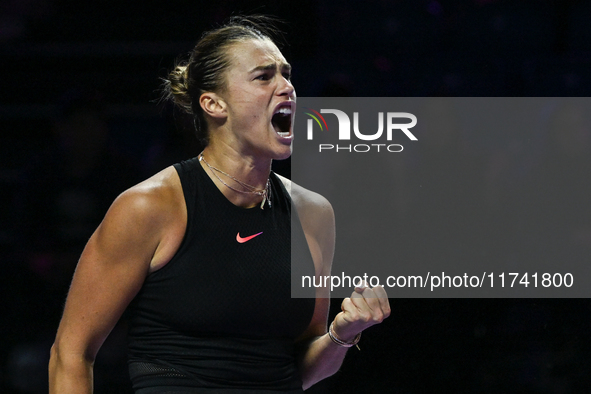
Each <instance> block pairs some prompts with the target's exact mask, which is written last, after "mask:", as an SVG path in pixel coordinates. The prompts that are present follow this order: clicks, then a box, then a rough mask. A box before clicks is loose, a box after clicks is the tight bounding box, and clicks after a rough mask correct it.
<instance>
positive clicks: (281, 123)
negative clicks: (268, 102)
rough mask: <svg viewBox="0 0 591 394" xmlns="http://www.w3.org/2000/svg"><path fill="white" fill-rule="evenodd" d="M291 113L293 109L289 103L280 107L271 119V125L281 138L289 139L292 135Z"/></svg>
mask: <svg viewBox="0 0 591 394" xmlns="http://www.w3.org/2000/svg"><path fill="white" fill-rule="evenodd" d="M291 112H292V108H291V105H290V104H289V103H287V104H285V105H280V106H279V107H278V108H277V109H276V110H275V112H274V113H273V117H272V118H271V123H272V124H273V128H274V129H275V132H276V133H277V134H279V135H280V136H281V137H289V136H290V135H291V119H292V116H291Z"/></svg>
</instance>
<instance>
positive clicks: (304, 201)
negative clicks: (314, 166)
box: [277, 175, 334, 226]
mask: <svg viewBox="0 0 591 394" xmlns="http://www.w3.org/2000/svg"><path fill="white" fill-rule="evenodd" d="M277 176H278V177H279V179H280V180H281V182H283V185H284V186H285V188H286V189H287V191H288V193H289V194H290V196H291V199H292V200H293V202H294V204H295V206H296V208H297V210H298V214H299V215H300V219H301V220H302V221H304V220H307V221H308V220H309V221H312V222H323V223H324V224H329V225H330V224H332V225H333V226H334V211H333V209H332V205H331V204H330V202H329V201H328V200H327V199H326V198H325V197H324V196H322V195H320V194H318V193H316V192H313V191H311V190H308V189H306V188H304V187H302V186H300V185H298V184H297V183H295V182H293V181H291V180H290V179H287V178H285V177H283V176H281V175H277ZM326 220H328V221H329V223H327V222H326Z"/></svg>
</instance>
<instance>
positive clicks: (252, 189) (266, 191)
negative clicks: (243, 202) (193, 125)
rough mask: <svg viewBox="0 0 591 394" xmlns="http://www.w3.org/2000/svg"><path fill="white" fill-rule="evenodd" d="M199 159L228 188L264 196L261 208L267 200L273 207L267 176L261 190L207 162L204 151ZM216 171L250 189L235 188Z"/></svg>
mask: <svg viewBox="0 0 591 394" xmlns="http://www.w3.org/2000/svg"><path fill="white" fill-rule="evenodd" d="M199 161H203V162H204V163H205V165H206V166H207V168H209V170H210V171H211V173H212V174H213V176H215V177H216V178H217V179H218V180H219V181H220V182H222V183H223V184H224V186H226V187H227V188H229V189H231V190H234V191H235V192H237V193H243V194H254V195H257V196H262V197H263V201H261V209H264V207H265V202H268V203H269V208H271V188H270V183H269V178H267V183H266V184H265V188H264V189H262V190H261V189H257V188H256V187H254V186H252V185H249V184H248V183H244V182H242V181H241V180H239V179H236V178H234V177H233V176H232V175H230V174H228V173H226V172H224V171H222V170H220V169H219V168H216V167H214V166H212V165H211V164H209V163H208V162H207V160H205V157H203V152H201V153H199ZM216 172H219V173H220V174H222V175H225V176H227V177H228V178H230V179H232V180H233V181H234V182H236V183H237V184H239V185H240V186H242V187H243V188H245V189H248V190H238V189H235V188H233V187H232V186H230V185H228V184H227V183H226V182H224V181H223V180H222V178H220V177H219V175H218V174H216Z"/></svg>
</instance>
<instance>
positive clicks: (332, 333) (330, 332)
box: [328, 321, 361, 350]
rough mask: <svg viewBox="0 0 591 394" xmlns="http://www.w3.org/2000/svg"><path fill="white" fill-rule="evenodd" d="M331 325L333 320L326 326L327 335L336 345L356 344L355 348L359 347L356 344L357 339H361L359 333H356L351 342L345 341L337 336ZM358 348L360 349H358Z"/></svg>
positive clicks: (348, 345) (347, 345) (349, 345)
mask: <svg viewBox="0 0 591 394" xmlns="http://www.w3.org/2000/svg"><path fill="white" fill-rule="evenodd" d="M333 325H334V321H333V322H332V323H330V327H329V328H328V336H329V337H330V339H332V341H333V342H334V343H336V344H337V345H339V346H342V347H351V346H356V347H357V349H359V346H357V344H358V343H359V340H360V339H361V333H359V334H357V335H356V336H355V338H353V340H352V341H351V342H345V341H343V340H342V339H341V338H339V337H338V336H337V333H336V332H335V331H334V328H333ZM359 350H361V349H359Z"/></svg>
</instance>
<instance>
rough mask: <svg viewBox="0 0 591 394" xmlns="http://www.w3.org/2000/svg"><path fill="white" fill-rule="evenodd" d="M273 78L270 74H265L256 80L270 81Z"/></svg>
mask: <svg viewBox="0 0 591 394" xmlns="http://www.w3.org/2000/svg"><path fill="white" fill-rule="evenodd" d="M270 78H271V76H270V75H269V74H268V73H263V74H261V75H259V76H256V77H255V78H254V79H258V80H259V81H268V80H269V79H270Z"/></svg>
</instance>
